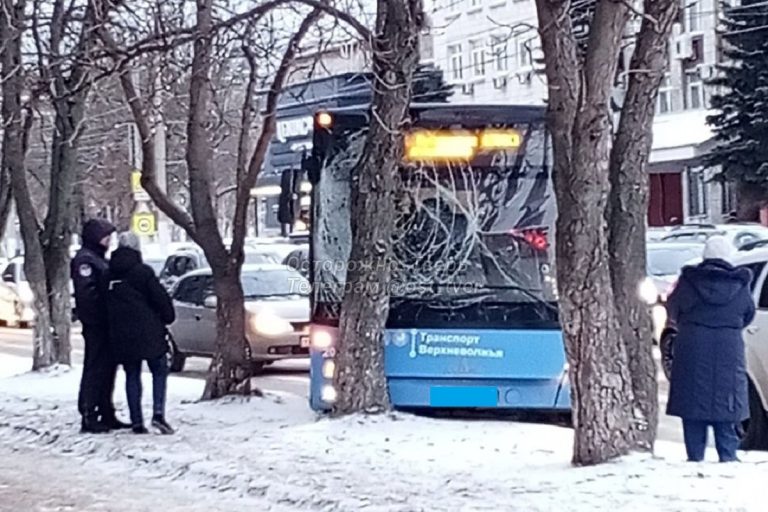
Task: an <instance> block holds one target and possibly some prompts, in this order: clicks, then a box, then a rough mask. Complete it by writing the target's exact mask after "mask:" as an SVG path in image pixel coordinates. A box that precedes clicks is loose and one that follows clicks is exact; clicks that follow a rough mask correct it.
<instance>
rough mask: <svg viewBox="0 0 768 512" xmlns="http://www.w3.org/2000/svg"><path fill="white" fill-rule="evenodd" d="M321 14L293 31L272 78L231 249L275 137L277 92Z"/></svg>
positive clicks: (241, 235) (240, 235) (238, 242)
mask: <svg viewBox="0 0 768 512" xmlns="http://www.w3.org/2000/svg"><path fill="white" fill-rule="evenodd" d="M322 14H323V11H322V10H320V9H315V10H313V11H312V12H311V13H310V14H309V15H307V17H306V18H304V21H302V22H301V25H300V26H299V28H298V29H297V30H296V32H295V33H294V34H293V36H292V37H291V40H290V41H289V43H288V47H287V48H286V50H285V53H284V54H283V59H282V61H281V62H280V67H279V68H278V70H277V73H275V78H274V80H273V81H272V86H271V87H270V89H269V92H268V93H267V100H266V106H265V110H264V116H263V120H262V127H261V134H260V135H259V139H258V142H257V143H256V149H255V150H254V152H253V155H252V156H251V160H250V163H249V164H248V170H247V173H246V175H245V177H244V179H243V180H242V181H241V182H240V183H239V186H240V188H239V189H238V191H237V200H236V206H235V217H234V223H233V224H234V229H233V235H232V247H233V249H235V250H239V251H242V247H243V243H244V240H245V234H246V221H247V219H248V214H247V208H248V203H249V200H250V195H251V189H252V188H253V187H254V186H255V185H256V180H257V179H258V177H259V172H260V171H261V167H262V164H263V163H264V158H265V156H266V154H267V149H268V148H269V142H270V141H271V140H272V137H273V136H274V134H275V127H276V124H277V101H278V99H279V98H280V92H281V91H282V89H283V85H284V84H285V79H286V77H287V76H288V71H289V70H290V68H291V64H292V63H293V60H294V58H295V57H296V53H297V52H298V49H299V44H300V43H301V40H302V39H303V38H304V36H305V35H306V34H307V32H308V31H309V29H310V27H312V25H313V24H314V23H315V22H317V20H318V19H319V18H320V16H322Z"/></svg>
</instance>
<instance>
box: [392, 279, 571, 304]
mask: <svg viewBox="0 0 768 512" xmlns="http://www.w3.org/2000/svg"><path fill="white" fill-rule="evenodd" d="M460 286H461V285H460V284H455V283H454V284H448V283H432V284H431V285H430V287H431V288H432V289H433V290H434V291H435V292H437V290H438V289H439V288H458V287H460ZM505 290H507V291H515V292H520V293H522V294H523V295H525V296H526V297H528V298H529V299H531V300H533V302H535V303H539V304H544V305H545V306H546V307H547V308H549V309H551V310H553V311H555V310H557V306H556V305H553V304H551V303H549V302H547V301H545V300H543V299H542V298H541V297H539V296H537V295H536V294H535V293H533V292H532V291H531V290H529V289H527V288H524V287H522V286H517V285H496V286H494V285H489V286H477V291H475V292H471V293H469V292H466V293H462V294H455V295H442V296H435V297H396V298H397V299H402V300H415V301H420V302H422V301H423V302H432V303H438V304H445V303H451V302H460V301H464V300H470V299H474V298H481V297H489V296H492V295H495V294H496V292H497V291H505ZM393 298H395V297H393Z"/></svg>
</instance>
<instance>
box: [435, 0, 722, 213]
mask: <svg viewBox="0 0 768 512" xmlns="http://www.w3.org/2000/svg"><path fill="white" fill-rule="evenodd" d="M680 2H681V13H680V18H679V20H678V23H677V24H676V25H675V28H674V33H673V35H672V37H671V40H670V46H669V48H670V55H669V64H668V70H667V73H666V75H665V79H664V83H663V85H662V87H661V90H660V92H659V98H658V103H657V117H656V121H655V123H654V142H653V150H652V153H651V157H650V166H649V172H650V174H651V176H650V182H651V205H650V210H649V223H650V224H651V225H667V224H676V223H681V222H686V221H688V222H694V221H711V222H718V221H720V220H722V218H723V216H724V215H725V214H727V213H728V212H729V211H731V209H732V208H733V206H734V205H733V195H732V194H731V192H730V190H729V188H728V187H723V186H721V185H720V184H714V183H712V182H711V181H710V178H711V175H712V171H710V170H705V169H703V168H702V167H701V163H700V162H701V157H702V155H703V154H705V153H706V152H707V151H708V149H709V148H710V147H711V144H712V141H711V139H712V132H711V130H710V128H709V127H708V126H707V125H706V117H707V115H708V113H709V112H708V105H709V97H710V95H711V93H712V90H711V88H710V87H709V86H708V85H706V82H707V80H708V79H710V78H713V77H714V76H715V73H716V72H717V71H716V64H717V63H718V62H720V61H721V58H722V57H721V56H722V52H721V50H720V48H721V42H720V39H719V37H718V35H717V32H716V27H717V25H718V19H719V15H720V14H719V13H720V10H721V8H722V7H721V6H722V0H680ZM583 5H585V6H586V8H589V6H588V4H583ZM430 22H431V23H430V24H431V34H432V38H433V47H434V56H433V59H434V63H435V64H436V65H437V66H438V67H439V68H441V69H442V70H443V72H444V73H445V75H446V78H447V80H448V81H449V82H450V83H451V84H453V86H454V88H455V94H454V96H453V98H452V101H456V102H476V103H491V104H495V103H506V104H528V105H541V104H544V103H545V101H546V98H547V85H546V79H545V77H544V75H543V73H542V72H541V59H542V53H541V44H540V41H539V38H538V33H537V30H536V25H537V23H538V22H537V17H536V6H535V2H534V0H436V3H435V4H434V6H433V8H432V12H431V13H430ZM634 26H636V27H638V26H639V23H638V24H636V25H634ZM577 28H579V29H582V28H584V27H577ZM577 33H578V32H577ZM630 55H631V48H629V49H628V50H627V52H626V59H625V61H626V62H629V56H630ZM625 84H626V75H624V76H620V77H619V78H618V80H617V84H616V85H617V92H616V98H617V101H618V102H619V103H620V102H621V98H622V96H623V94H622V91H621V88H622V87H623V86H625Z"/></svg>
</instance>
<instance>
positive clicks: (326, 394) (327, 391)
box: [320, 384, 337, 404]
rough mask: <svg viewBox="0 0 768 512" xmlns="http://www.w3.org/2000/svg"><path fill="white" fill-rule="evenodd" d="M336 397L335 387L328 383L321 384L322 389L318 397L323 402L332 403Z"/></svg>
mask: <svg viewBox="0 0 768 512" xmlns="http://www.w3.org/2000/svg"><path fill="white" fill-rule="evenodd" d="M336 397H337V393H336V388H334V387H333V386H331V385H330V384H327V385H325V386H323V389H322V390H321V391H320V398H321V399H322V400H323V402H325V403H327V404H332V403H333V402H335V401H336Z"/></svg>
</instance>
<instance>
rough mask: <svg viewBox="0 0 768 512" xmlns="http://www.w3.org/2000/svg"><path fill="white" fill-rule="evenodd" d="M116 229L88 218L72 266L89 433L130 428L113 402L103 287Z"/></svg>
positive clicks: (82, 402)
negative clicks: (117, 412)
mask: <svg viewBox="0 0 768 512" xmlns="http://www.w3.org/2000/svg"><path fill="white" fill-rule="evenodd" d="M114 232H115V227H114V226H113V225H112V224H110V223H109V222H107V221H106V220H103V219H92V220H89V221H87V222H86V223H85V225H83V234H82V247H81V248H80V250H79V251H77V254H75V257H74V258H73V259H72V262H71V267H70V271H71V275H72V281H73V283H74V287H75V308H76V311H77V316H78V318H79V319H80V322H81V323H82V324H83V338H84V340H85V361H84V363H83V376H82V379H81V381H80V395H79V396H78V409H79V410H80V415H81V416H82V418H83V421H82V431H83V432H87V433H102V432H107V431H109V430H113V429H120V428H130V425H128V424H126V423H123V422H121V421H119V420H118V419H117V417H116V416H115V406H114V405H113V404H112V393H113V391H114V387H115V375H116V373H117V364H115V362H114V360H113V358H112V355H111V353H110V349H109V340H108V339H107V335H108V333H109V324H108V323H107V309H106V305H105V304H106V301H105V297H102V296H101V295H102V293H101V288H100V282H101V279H102V276H103V275H104V274H105V273H106V272H107V270H108V266H107V260H106V254H107V250H108V249H109V242H110V236H111V235H112V233H114Z"/></svg>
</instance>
